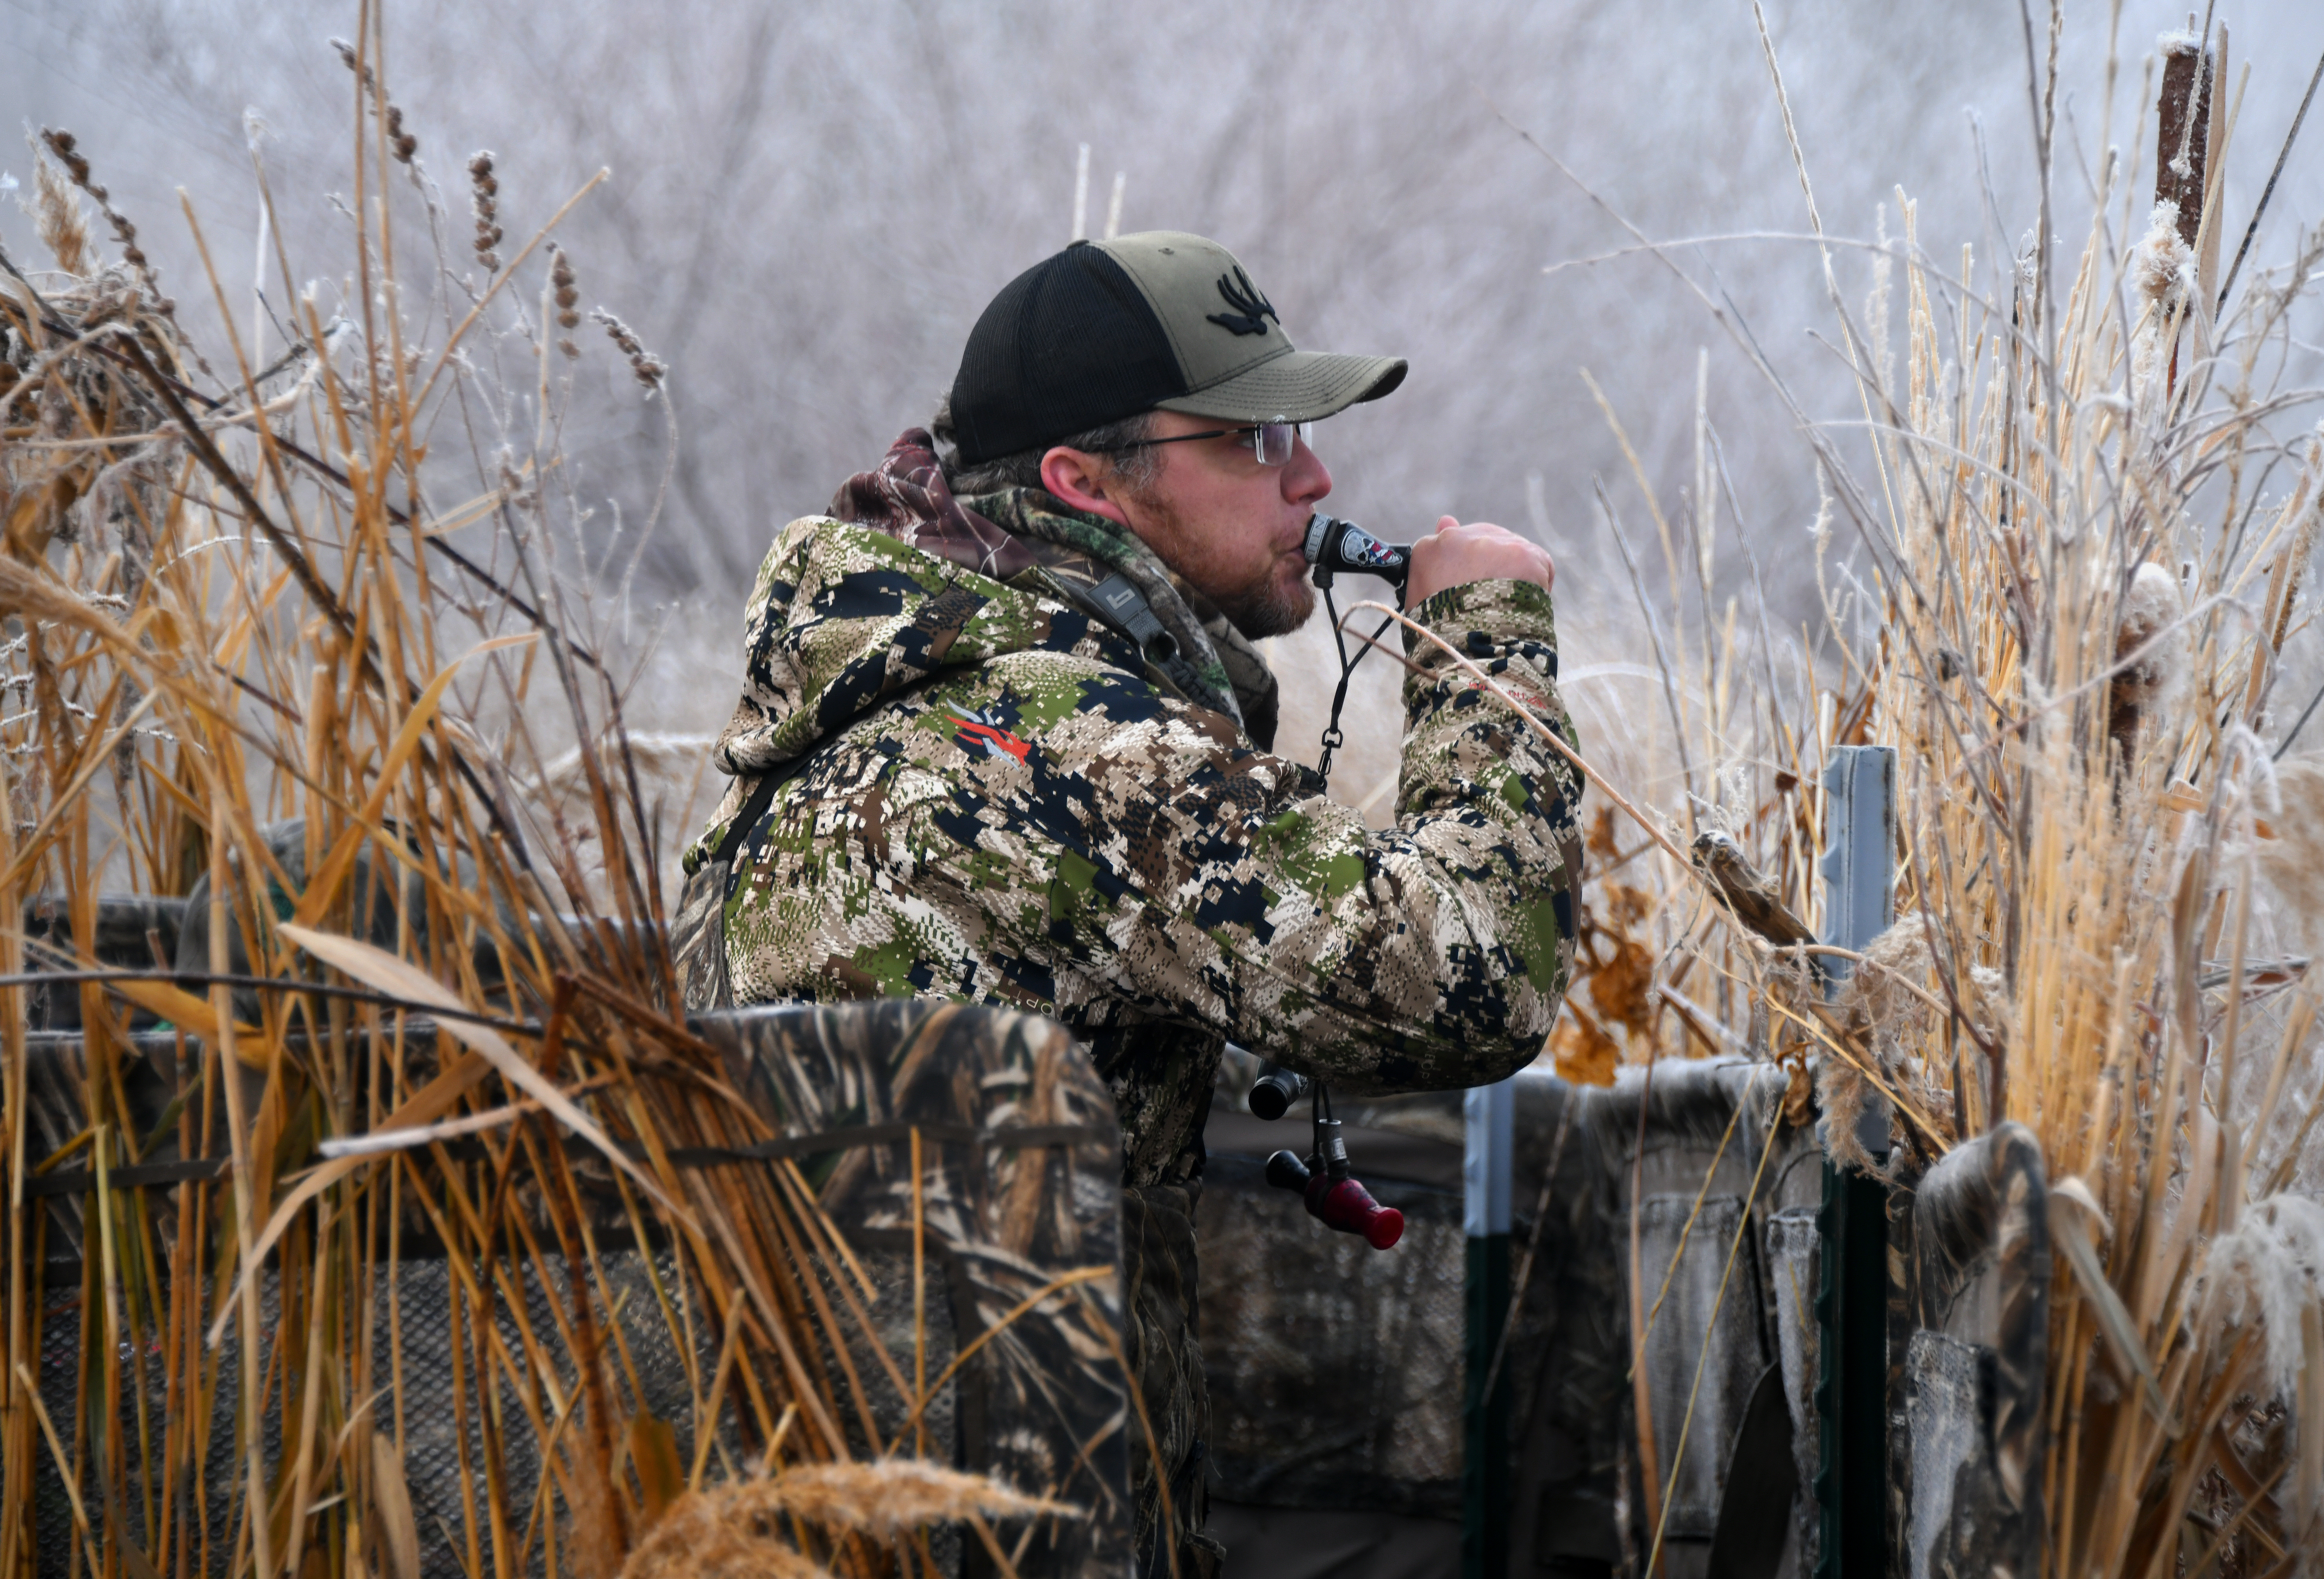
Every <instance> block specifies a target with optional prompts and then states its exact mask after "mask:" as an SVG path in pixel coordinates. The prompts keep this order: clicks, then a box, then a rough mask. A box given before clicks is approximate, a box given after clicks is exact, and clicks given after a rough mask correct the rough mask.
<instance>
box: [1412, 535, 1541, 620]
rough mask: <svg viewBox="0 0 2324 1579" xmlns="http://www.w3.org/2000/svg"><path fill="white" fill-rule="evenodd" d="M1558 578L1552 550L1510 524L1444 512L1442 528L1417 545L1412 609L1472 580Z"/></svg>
mask: <svg viewBox="0 0 2324 1579" xmlns="http://www.w3.org/2000/svg"><path fill="white" fill-rule="evenodd" d="M1556 579H1557V567H1556V566H1555V565H1554V564H1552V563H1550V559H1549V550H1548V549H1545V548H1543V547H1542V546H1541V545H1540V544H1539V543H1536V542H1532V541H1529V540H1526V539H1525V538H1521V537H1519V536H1517V533H1515V532H1513V531H1508V530H1507V529H1505V528H1502V527H1498V526H1494V525H1491V524H1489V522H1481V521H1479V522H1470V523H1469V524H1467V525H1465V526H1464V525H1462V523H1461V522H1457V521H1455V520H1453V519H1452V517H1451V516H1449V515H1444V516H1439V517H1438V518H1437V522H1436V530H1435V531H1433V532H1431V533H1429V535H1428V536H1426V537H1425V538H1422V539H1421V540H1419V541H1418V542H1416V543H1415V544H1413V545H1412V570H1411V573H1410V574H1409V575H1408V576H1406V577H1405V583H1404V601H1405V606H1406V607H1407V608H1410V607H1414V606H1416V605H1418V604H1419V603H1420V601H1421V600H1422V599H1423V598H1425V597H1428V596H1432V595H1433V594H1435V593H1439V592H1442V591H1443V590H1444V589H1445V588H1446V587H1448V586H1461V585H1462V583H1463V582H1469V581H1537V582H1539V583H1540V584H1541V585H1542V586H1550V585H1551V584H1552V583H1554V581H1555V580H1556Z"/></svg>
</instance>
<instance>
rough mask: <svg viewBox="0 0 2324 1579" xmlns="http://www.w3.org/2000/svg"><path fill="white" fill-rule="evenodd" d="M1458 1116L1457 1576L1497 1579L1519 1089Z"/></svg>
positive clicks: (1489, 1093) (1504, 1540)
mask: <svg viewBox="0 0 2324 1579" xmlns="http://www.w3.org/2000/svg"><path fill="white" fill-rule="evenodd" d="M1461 1111H1462V1121H1463V1122H1462V1130H1463V1140H1464V1142H1465V1144H1464V1146H1463V1149H1462V1158H1461V1195H1462V1232H1463V1233H1464V1234H1465V1235H1466V1237H1467V1242H1468V1251H1469V1258H1468V1260H1469V1267H1468V1279H1467V1286H1466V1295H1467V1297H1466V1305H1467V1308H1468V1321H1467V1328H1468V1341H1467V1343H1466V1344H1464V1345H1463V1347H1464V1349H1465V1351H1466V1352H1465V1354H1464V1356H1463V1358H1464V1359H1465V1361H1466V1362H1467V1363H1466V1370H1467V1373H1468V1385H1467V1389H1466V1391H1465V1394H1464V1396H1463V1399H1462V1418H1461V1424H1462V1434H1461V1445H1462V1451H1461V1574H1462V1579H1502V1575H1504V1574H1507V1573H1508V1567H1509V1548H1508V1528H1509V1446H1508V1443H1509V1400H1508V1393H1509V1368H1508V1366H1507V1365H1506V1364H1504V1365H1503V1366H1502V1367H1501V1368H1500V1373H1499V1376H1498V1377H1496V1378H1495V1379H1494V1381H1493V1386H1492V1390H1491V1391H1490V1393H1488V1392H1487V1390H1486V1388H1485V1377H1486V1373H1487V1371H1489V1370H1490V1369H1491V1368H1492V1363H1493V1354H1494V1353H1495V1351H1497V1350H1498V1349H1499V1347H1500V1343H1501V1328H1502V1325H1503V1324H1504V1323H1505V1322H1506V1321H1507V1320H1508V1313H1509V1157H1510V1152H1511V1151H1512V1150H1513V1149H1514V1147H1515V1144H1516V1133H1517V1081H1516V1080H1515V1079H1514V1078H1512V1079H1508V1080H1504V1081H1502V1082H1501V1083H1500V1084H1499V1085H1480V1086H1476V1087H1474V1088H1472V1089H1471V1091H1469V1092H1468V1094H1466V1095H1465V1096H1464V1097H1463V1098H1462V1107H1461Z"/></svg>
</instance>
